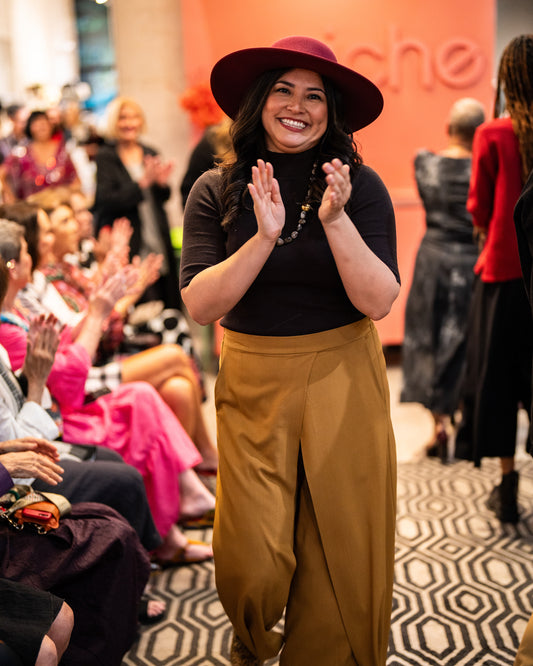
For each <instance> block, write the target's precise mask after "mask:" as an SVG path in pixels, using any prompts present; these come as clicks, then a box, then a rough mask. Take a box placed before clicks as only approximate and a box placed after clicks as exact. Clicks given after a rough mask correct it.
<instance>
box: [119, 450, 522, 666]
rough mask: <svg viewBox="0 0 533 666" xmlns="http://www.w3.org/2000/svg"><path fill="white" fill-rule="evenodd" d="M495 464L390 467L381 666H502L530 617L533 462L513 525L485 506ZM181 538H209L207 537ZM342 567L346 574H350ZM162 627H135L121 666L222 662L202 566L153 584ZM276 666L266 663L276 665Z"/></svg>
mask: <svg viewBox="0 0 533 666" xmlns="http://www.w3.org/2000/svg"><path fill="white" fill-rule="evenodd" d="M498 465H499V463H498V461H497V460H486V461H483V464H482V467H481V468H480V469H474V467H473V466H472V464H471V463H468V462H465V461H461V462H455V463H453V464H450V465H441V464H440V462H438V461H436V460H430V459H426V460H423V461H421V462H412V463H411V462H410V463H402V464H400V465H399V467H398V529H397V540H396V565H395V577H396V582H395V588H394V602H393V613H392V630H391V635H390V649H389V657H388V660H387V666H473V665H474V664H476V665H482V666H506V665H509V666H511V665H512V664H513V661H514V657H515V654H516V651H517V649H518V644H519V642H520V639H521V637H522V633H523V631H524V629H525V625H526V622H527V620H528V619H529V616H530V615H531V613H532V612H533V461H530V460H529V459H525V458H523V459H521V460H520V461H519V463H518V465H519V466H518V469H519V471H520V487H519V500H520V504H521V505H522V515H521V521H520V523H519V524H518V525H517V526H516V527H514V526H511V525H509V526H502V525H501V524H500V523H499V521H498V520H497V519H496V518H495V517H494V514H493V513H492V512H491V511H489V510H488V509H487V508H486V506H485V502H486V499H487V496H488V493H489V492H490V490H491V489H492V487H493V485H494V484H495V483H497V482H498V481H499V475H500V472H499V469H498ZM189 537H190V538H204V539H207V540H209V539H210V538H211V534H210V531H206V532H204V533H202V532H200V533H198V532H191V533H190V534H189ZM350 565H351V564H350V563H347V566H350ZM153 586H154V592H156V593H157V595H159V596H161V597H162V598H163V599H165V600H166V601H167V603H168V614H167V617H166V619H165V620H164V621H163V622H161V623H159V624H156V625H154V626H152V627H145V628H143V630H142V634H141V637H140V640H139V642H138V643H137V644H136V645H135V646H134V647H133V648H132V650H131V651H130V652H129V653H128V655H127V656H126V657H125V659H124V661H123V666H148V665H152V664H165V666H174V665H178V664H186V665H188V666H206V665H208V664H219V665H224V666H226V665H227V664H228V663H229V659H228V655H229V646H230V642H231V635H232V632H231V627H230V625H229V623H228V620H227V618H226V616H225V614H224V611H223V609H222V607H221V605H220V602H219V600H218V596H217V593H216V589H215V582H214V566H213V564H212V563H204V564H200V565H194V566H187V567H181V568H178V569H174V570H167V571H165V572H163V573H158V574H156V575H154V576H153ZM277 663H278V661H277V660H273V661H270V662H269V664H277Z"/></svg>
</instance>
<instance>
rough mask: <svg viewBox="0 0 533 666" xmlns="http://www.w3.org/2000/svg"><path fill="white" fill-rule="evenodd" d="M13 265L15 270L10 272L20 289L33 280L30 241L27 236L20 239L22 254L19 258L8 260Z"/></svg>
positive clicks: (14, 282)
mask: <svg viewBox="0 0 533 666" xmlns="http://www.w3.org/2000/svg"><path fill="white" fill-rule="evenodd" d="M10 265H12V266H13V270H12V271H11V273H10V277H11V280H12V282H13V284H14V285H16V287H17V288H18V289H22V287H24V286H25V285H26V284H28V282H29V281H30V280H31V267H32V261H31V257H30V255H29V253H28V243H26V239H25V238H21V239H20V256H19V258H18V260H14V259H13V260H12V262H8V266H10Z"/></svg>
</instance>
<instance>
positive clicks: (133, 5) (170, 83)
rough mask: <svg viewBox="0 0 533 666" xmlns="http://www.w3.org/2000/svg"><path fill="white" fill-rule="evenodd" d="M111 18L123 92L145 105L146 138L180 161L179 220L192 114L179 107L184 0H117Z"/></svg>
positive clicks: (174, 213) (172, 212) (175, 205)
mask: <svg viewBox="0 0 533 666" xmlns="http://www.w3.org/2000/svg"><path fill="white" fill-rule="evenodd" d="M110 17H111V26H112V33H113V40H114V43H115V52H116V62H117V70H118V85H119V92H120V94H123V95H128V96H131V97H134V98H135V99H136V100H137V101H138V102H139V103H140V104H141V106H142V108H143V109H144V111H145V113H146V118H147V125H148V131H147V133H146V137H145V140H146V142H147V143H148V144H150V145H151V146H152V147H154V148H155V149H156V150H159V151H160V152H161V153H162V155H163V156H164V157H166V158H168V159H173V160H175V162H176V166H175V171H174V175H173V177H172V185H173V192H174V194H173V196H172V199H171V200H170V201H169V203H168V205H167V212H168V214H169V217H170V219H171V222H172V223H173V224H177V223H179V222H180V221H181V201H180V199H179V196H178V183H179V182H180V179H181V174H182V173H183V171H184V168H185V165H186V162H187V159H188V156H189V152H190V138H189V123H188V118H187V116H186V114H185V113H184V112H183V111H182V110H181V109H180V108H179V106H178V97H179V95H180V94H181V93H182V92H183V89H184V74H183V66H182V39H181V13H180V2H179V1H178V0H150V2H147V1H146V0H113V3H111V4H110Z"/></svg>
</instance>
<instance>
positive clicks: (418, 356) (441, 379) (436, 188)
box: [400, 98, 485, 462]
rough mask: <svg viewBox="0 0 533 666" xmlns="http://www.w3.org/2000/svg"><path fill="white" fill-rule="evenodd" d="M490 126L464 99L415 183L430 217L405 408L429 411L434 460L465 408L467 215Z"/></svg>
mask: <svg viewBox="0 0 533 666" xmlns="http://www.w3.org/2000/svg"><path fill="white" fill-rule="evenodd" d="M484 120H485V112H484V109H483V106H482V104H481V103H480V102H478V101H477V100H475V99H471V98H463V99H460V100H458V101H457V102H455V104H454V105H453V106H452V108H451V111H450V115H449V120H448V127H447V133H448V138H449V140H448V145H447V146H446V148H444V149H443V150H441V151H440V152H438V153H435V152H432V151H430V150H421V151H420V152H419V153H418V154H417V155H416V157H415V178H416V184H417V187H418V192H419V194H420V198H421V199H422V203H423V205H424V209H425V213H426V232H425V234H424V237H423V239H422V242H421V244H420V247H419V249H418V254H417V258H416V263H415V268H414V274H413V282H412V285H411V290H410V292H409V297H408V299H407V306H406V311H405V335H404V341H403V388H402V393H401V397H400V400H401V401H402V402H418V403H421V404H422V405H424V407H426V408H427V409H429V410H431V413H432V415H433V419H434V423H435V427H434V434H433V438H432V440H431V441H430V442H429V444H428V445H427V446H426V453H427V455H430V456H440V458H441V460H442V461H443V462H444V461H445V460H446V459H447V456H448V426H449V424H450V422H451V421H453V415H454V412H455V411H456V410H457V407H458V404H459V392H460V383H461V379H462V377H463V371H464V362H465V346H466V322H467V316H468V310H469V307H470V297H471V292H472V283H473V280H474V273H473V268H474V264H475V262H476V259H477V255H478V250H477V245H476V243H475V241H474V238H473V233H472V218H471V215H470V213H469V212H468V211H467V209H466V200H467V196H468V186H469V183H470V172H471V164H472V159H471V158H472V141H473V138H474V132H475V130H476V128H477V127H478V126H479V125H480V124H481V123H482V122H483V121H484Z"/></svg>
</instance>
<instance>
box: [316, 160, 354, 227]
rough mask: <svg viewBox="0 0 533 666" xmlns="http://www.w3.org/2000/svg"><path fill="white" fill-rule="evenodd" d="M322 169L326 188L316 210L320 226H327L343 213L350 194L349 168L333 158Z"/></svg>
mask: <svg viewBox="0 0 533 666" xmlns="http://www.w3.org/2000/svg"><path fill="white" fill-rule="evenodd" d="M322 169H323V171H324V173H325V174H326V183H327V187H326V189H325V191H324V194H323V196H322V203H321V204H320V208H319V209H318V217H319V218H320V221H321V222H322V224H324V225H325V224H329V223H331V222H333V221H335V220H336V219H338V218H339V217H340V216H341V215H342V214H343V212H344V206H345V205H346V204H347V203H348V199H349V198H350V194H351V192H352V183H351V180H350V168H349V167H348V165H347V164H343V163H342V162H341V161H340V160H339V159H337V158H335V159H333V160H331V162H325V163H324V164H323V165H322Z"/></svg>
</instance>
